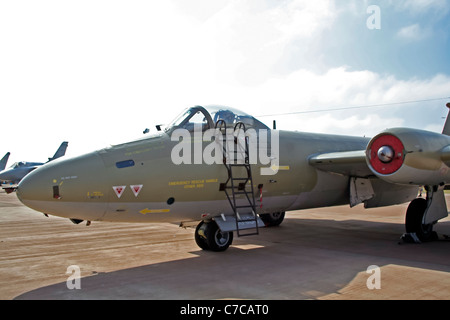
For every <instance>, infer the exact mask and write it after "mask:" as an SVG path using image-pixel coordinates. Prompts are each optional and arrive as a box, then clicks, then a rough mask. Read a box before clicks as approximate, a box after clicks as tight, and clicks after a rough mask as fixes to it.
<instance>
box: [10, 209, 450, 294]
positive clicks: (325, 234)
mask: <svg viewBox="0 0 450 320" xmlns="http://www.w3.org/2000/svg"><path fill="white" fill-rule="evenodd" d="M437 231H438V232H439V233H440V234H442V233H444V234H445V233H447V234H449V233H450V222H447V221H445V222H442V223H440V227H439V228H438V229H437ZM402 232H403V226H402V225H400V224H394V223H384V222H383V223H381V222H367V221H360V220H345V221H334V220H313V219H295V218H289V219H286V220H285V222H284V223H283V225H281V226H280V227H278V228H272V229H262V230H261V234H260V235H259V236H252V237H245V238H239V239H236V241H235V243H234V245H233V246H232V247H230V249H229V250H228V251H227V252H223V253H214V252H207V251H201V250H198V251H197V250H195V251H192V252H191V254H192V258H185V259H181V260H176V261H169V262H162V263H156V264H148V265H144V266H140V267H133V268H129V269H123V270H118V271H113V272H108V273H101V272H100V273H96V274H91V275H89V276H83V274H82V278H81V281H80V284H81V289H80V290H69V289H68V288H67V285H66V282H61V283H58V284H55V285H50V286H46V287H42V288H39V289H36V290H32V291H29V292H26V293H24V294H22V295H20V296H18V297H16V298H15V299H44V300H45V299H173V300H181V299H194V300H195V299H227V298H232V299H269V300H272V299H273V300H278V299H316V298H319V297H321V296H324V295H327V294H330V293H335V292H338V291H339V290H340V289H342V288H343V287H345V286H346V285H347V284H348V283H349V282H350V281H352V279H354V278H355V275H357V274H358V273H360V272H364V271H366V270H367V267H368V266H370V265H378V266H380V267H382V266H385V265H389V264H395V265H402V266H407V267H415V268H421V269H428V270H437V271H443V272H450V251H449V246H450V242H447V241H437V242H430V243H424V244H420V245H418V244H401V245H399V241H400V240H399V239H400V236H401V234H402ZM167 250H170V247H169V248H168V249H167ZM142 254H144V255H145V254H146V253H145V252H143V253H142ZM123 258H124V259H126V255H124V257H123ZM368 276H369V275H368Z"/></svg>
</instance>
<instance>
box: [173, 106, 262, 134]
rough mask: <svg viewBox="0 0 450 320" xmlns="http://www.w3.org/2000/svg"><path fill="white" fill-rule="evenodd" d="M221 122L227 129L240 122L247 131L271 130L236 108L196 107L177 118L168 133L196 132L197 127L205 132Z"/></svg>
mask: <svg viewBox="0 0 450 320" xmlns="http://www.w3.org/2000/svg"><path fill="white" fill-rule="evenodd" d="M219 120H222V121H224V122H225V124H226V126H227V128H234V126H235V125H236V124H237V123H239V122H240V123H243V124H244V125H245V128H246V129H249V128H253V129H255V130H259V129H265V130H269V128H268V127H267V126H266V125H265V124H264V123H262V122H260V121H259V120H257V119H255V118H254V117H252V116H251V115H248V114H246V113H245V112H242V111H240V110H237V109H234V108H229V107H221V106H208V107H201V106H195V107H192V108H188V109H187V110H185V111H184V112H183V113H181V114H180V115H179V116H178V117H177V118H175V120H174V121H172V123H171V124H170V125H169V126H168V127H167V129H166V132H170V131H172V130H174V129H180V128H183V129H186V130H188V131H194V127H195V126H197V127H201V128H202V131H205V130H208V129H213V128H215V126H216V124H217V122H218V121H219Z"/></svg>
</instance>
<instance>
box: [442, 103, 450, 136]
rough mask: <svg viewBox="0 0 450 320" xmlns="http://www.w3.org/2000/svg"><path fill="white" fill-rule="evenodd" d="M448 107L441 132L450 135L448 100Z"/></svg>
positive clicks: (449, 107) (449, 104) (449, 105)
mask: <svg viewBox="0 0 450 320" xmlns="http://www.w3.org/2000/svg"><path fill="white" fill-rule="evenodd" d="M447 108H448V110H449V111H448V115H447V120H445V125H444V129H443V130H442V134H445V135H446V136H450V102H449V103H447Z"/></svg>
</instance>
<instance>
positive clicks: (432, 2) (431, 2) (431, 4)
mask: <svg viewBox="0 0 450 320" xmlns="http://www.w3.org/2000/svg"><path fill="white" fill-rule="evenodd" d="M395 4H396V5H397V6H398V7H400V8H401V9H406V10H409V11H410V12H412V13H415V14H423V13H424V12H425V11H428V10H433V11H440V12H443V11H445V12H448V10H449V8H450V6H449V3H448V1H447V0H404V1H396V2H395Z"/></svg>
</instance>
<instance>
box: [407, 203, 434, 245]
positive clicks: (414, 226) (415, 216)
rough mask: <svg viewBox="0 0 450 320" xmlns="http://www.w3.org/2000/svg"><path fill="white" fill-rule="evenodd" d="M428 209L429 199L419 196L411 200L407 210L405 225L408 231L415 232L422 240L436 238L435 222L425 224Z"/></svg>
mask: <svg viewBox="0 0 450 320" xmlns="http://www.w3.org/2000/svg"><path fill="white" fill-rule="evenodd" d="M426 209H427V200H425V199H422V198H417V199H414V200H413V201H411V203H410V204H409V206H408V209H407V210H406V218H405V227H406V232H407V233H415V234H416V235H417V237H418V238H419V240H420V241H422V242H426V241H431V240H434V239H435V238H436V236H437V235H436V233H435V232H434V231H433V223H431V224H423V223H422V221H423V216H424V214H425V211H426Z"/></svg>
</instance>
